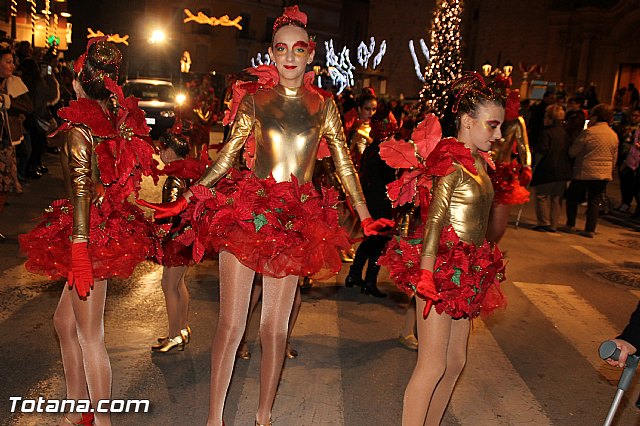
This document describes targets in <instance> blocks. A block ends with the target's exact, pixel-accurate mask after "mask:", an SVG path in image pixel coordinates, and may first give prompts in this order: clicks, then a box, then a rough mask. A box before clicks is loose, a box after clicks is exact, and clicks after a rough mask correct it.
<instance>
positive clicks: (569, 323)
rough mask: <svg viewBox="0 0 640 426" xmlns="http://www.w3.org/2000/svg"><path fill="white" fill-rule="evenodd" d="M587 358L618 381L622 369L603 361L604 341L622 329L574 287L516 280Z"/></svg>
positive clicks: (516, 284) (599, 369) (604, 373)
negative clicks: (601, 357)
mask: <svg viewBox="0 0 640 426" xmlns="http://www.w3.org/2000/svg"><path fill="white" fill-rule="evenodd" d="M513 284H514V285H515V286H516V287H518V288H519V289H520V290H522V292H523V293H524V294H525V295H526V296H527V298H528V299H529V300H530V301H531V303H533V304H534V305H535V306H536V308H538V309H539V310H540V311H541V312H542V313H543V314H544V315H545V316H546V317H547V318H548V319H549V320H550V321H551V322H552V323H553V325H554V327H555V328H556V329H557V330H558V332H559V333H560V334H562V335H563V337H564V338H565V339H567V340H568V341H569V342H570V343H571V344H572V345H573V346H574V347H575V348H576V349H577V350H578V351H579V352H580V353H581V354H582V356H584V357H585V358H586V359H587V361H589V363H590V364H591V365H592V366H593V367H594V368H595V369H596V370H598V371H599V372H600V373H601V374H602V375H603V376H604V377H605V378H606V379H607V380H610V381H612V382H615V381H617V380H618V379H619V376H620V372H619V371H618V370H616V369H615V368H613V367H610V366H608V364H605V363H604V362H602V360H601V359H600V357H599V355H598V347H599V346H600V343H602V341H604V340H606V339H610V338H611V337H612V336H617V335H618V330H617V329H616V328H615V327H613V325H612V324H611V322H610V321H609V320H608V319H607V317H605V316H604V315H603V314H602V313H600V312H599V311H598V310H596V309H594V308H593V307H592V306H591V305H590V304H589V303H588V302H587V301H586V300H584V299H583V298H582V297H580V296H579V295H577V294H576V292H575V290H574V289H573V287H570V286H567V285H555V284H537V283H525V282H514V283H513Z"/></svg>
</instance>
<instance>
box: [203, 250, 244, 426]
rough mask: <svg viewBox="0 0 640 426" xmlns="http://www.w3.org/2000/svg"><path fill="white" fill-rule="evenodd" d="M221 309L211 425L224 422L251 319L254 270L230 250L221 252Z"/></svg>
mask: <svg viewBox="0 0 640 426" xmlns="http://www.w3.org/2000/svg"><path fill="white" fill-rule="evenodd" d="M219 259H220V313H219V316H218V327H217V328H216V333H215V335H214V336H213V343H212V347H211V389H210V397H209V418H208V420H207V424H208V425H210V426H211V425H215V426H219V425H220V424H222V413H223V411H224V402H225V399H226V397H227V391H228V389H229V382H230V381H231V373H232V372H233V364H234V362H235V355H236V350H237V349H238V345H239V344H240V339H242V333H244V329H245V325H246V323H247V311H248V309H249V300H250V298H251V285H252V283H253V276H254V274H255V272H254V271H252V270H251V269H249V268H247V267H246V266H244V265H243V264H242V263H240V262H239V261H238V259H236V257H235V256H234V255H233V254H231V253H229V252H226V251H223V252H221V253H220V256H219Z"/></svg>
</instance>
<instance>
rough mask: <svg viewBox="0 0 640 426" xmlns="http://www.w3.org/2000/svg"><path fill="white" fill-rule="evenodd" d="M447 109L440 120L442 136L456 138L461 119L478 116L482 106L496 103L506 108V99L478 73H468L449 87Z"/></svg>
mask: <svg viewBox="0 0 640 426" xmlns="http://www.w3.org/2000/svg"><path fill="white" fill-rule="evenodd" d="M446 96H447V97H448V102H447V109H446V110H445V112H444V115H443V117H442V118H441V119H440V121H441V124H442V136H444V137H455V136H456V135H457V134H458V129H459V128H460V117H461V116H462V115H463V114H468V115H469V116H471V117H475V116H476V111H477V109H478V107H479V106H480V105H484V104H487V103H494V104H496V105H500V106H502V107H504V104H505V99H504V97H503V96H502V95H501V94H500V93H499V92H497V91H495V90H493V89H491V88H490V87H489V86H487V84H486V83H485V81H484V79H483V78H482V76H480V74H478V73H477V72H468V73H465V74H463V76H462V77H460V78H459V79H457V80H455V81H454V82H452V83H451V85H450V86H449V89H448V90H447V94H446Z"/></svg>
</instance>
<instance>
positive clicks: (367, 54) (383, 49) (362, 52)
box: [358, 37, 387, 69]
mask: <svg viewBox="0 0 640 426" xmlns="http://www.w3.org/2000/svg"><path fill="white" fill-rule="evenodd" d="M375 50H376V40H375V38H373V37H371V39H370V40H369V46H367V45H366V44H364V41H361V42H360V44H359V45H358V63H359V64H360V65H362V67H363V68H367V67H368V66H369V58H371V56H373V54H374V52H375ZM385 53H387V41H386V40H382V43H380V50H379V51H378V54H377V55H376V56H374V57H373V65H372V68H373V69H376V67H377V66H378V65H380V62H381V61H382V57H383V56H384V54H385Z"/></svg>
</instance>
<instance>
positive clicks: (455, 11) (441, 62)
mask: <svg viewBox="0 0 640 426" xmlns="http://www.w3.org/2000/svg"><path fill="white" fill-rule="evenodd" d="M461 20H462V0H438V1H437V3H436V9H435V11H434V12H433V21H432V22H431V33H430V40H431V43H430V45H429V57H430V61H429V64H428V65H427V67H426V70H425V74H424V80H425V82H424V85H423V86H422V90H421V91H420V104H421V106H422V110H423V111H424V110H428V111H432V112H433V113H434V114H436V116H438V117H441V116H442V114H443V113H444V111H445V109H446V102H447V99H446V96H445V92H446V90H447V87H448V86H449V84H450V83H451V82H452V81H453V80H455V79H457V78H458V77H460V75H461V74H462V58H461V55H460V21H461Z"/></svg>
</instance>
